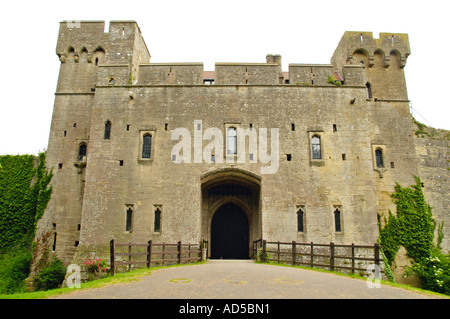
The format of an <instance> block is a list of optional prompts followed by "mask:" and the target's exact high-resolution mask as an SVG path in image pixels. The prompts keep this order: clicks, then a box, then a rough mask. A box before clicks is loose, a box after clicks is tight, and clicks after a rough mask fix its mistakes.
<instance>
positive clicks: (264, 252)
mask: <svg viewBox="0 0 450 319" xmlns="http://www.w3.org/2000/svg"><path fill="white" fill-rule="evenodd" d="M262 261H263V263H265V262H266V241H265V240H263V251H262Z"/></svg>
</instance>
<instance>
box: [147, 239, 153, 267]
mask: <svg viewBox="0 0 450 319" xmlns="http://www.w3.org/2000/svg"><path fill="white" fill-rule="evenodd" d="M151 266H152V241H151V240H149V241H148V246H147V268H150V267H151Z"/></svg>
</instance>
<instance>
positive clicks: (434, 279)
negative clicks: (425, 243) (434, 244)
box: [406, 249, 450, 295]
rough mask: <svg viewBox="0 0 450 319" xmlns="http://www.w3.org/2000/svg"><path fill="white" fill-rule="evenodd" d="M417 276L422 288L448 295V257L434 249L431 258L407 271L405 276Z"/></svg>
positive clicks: (449, 268)
mask: <svg viewBox="0 0 450 319" xmlns="http://www.w3.org/2000/svg"><path fill="white" fill-rule="evenodd" d="M412 272H413V273H415V274H417V275H418V276H419V279H420V283H421V286H422V288H424V289H427V290H431V291H436V292H439V293H443V294H446V295H450V255H444V254H442V253H440V252H439V251H438V250H437V249H434V250H433V252H432V254H431V256H430V257H427V258H424V259H422V260H421V261H420V262H418V263H415V264H413V265H412V266H411V267H409V268H408V269H407V272H406V275H409V274H411V273H412Z"/></svg>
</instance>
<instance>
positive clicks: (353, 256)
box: [352, 243, 355, 274]
mask: <svg viewBox="0 0 450 319" xmlns="http://www.w3.org/2000/svg"><path fill="white" fill-rule="evenodd" d="M354 273H355V244H354V243H352V274H354Z"/></svg>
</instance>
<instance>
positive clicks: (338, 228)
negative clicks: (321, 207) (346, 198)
mask: <svg viewBox="0 0 450 319" xmlns="http://www.w3.org/2000/svg"><path fill="white" fill-rule="evenodd" d="M334 229H335V231H337V232H340V231H342V228H341V211H340V210H339V208H336V209H335V210H334Z"/></svg>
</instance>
